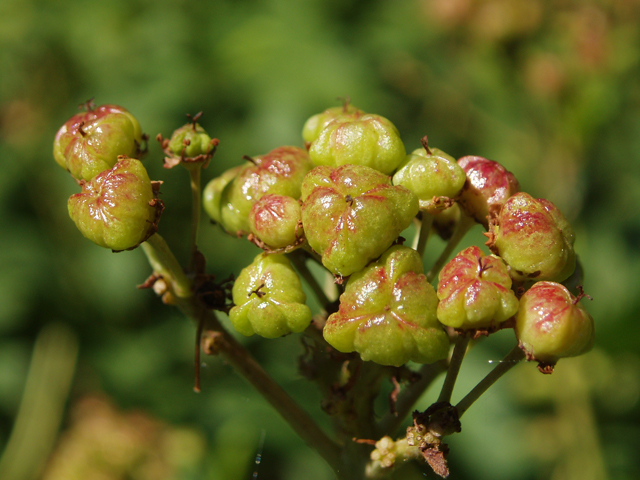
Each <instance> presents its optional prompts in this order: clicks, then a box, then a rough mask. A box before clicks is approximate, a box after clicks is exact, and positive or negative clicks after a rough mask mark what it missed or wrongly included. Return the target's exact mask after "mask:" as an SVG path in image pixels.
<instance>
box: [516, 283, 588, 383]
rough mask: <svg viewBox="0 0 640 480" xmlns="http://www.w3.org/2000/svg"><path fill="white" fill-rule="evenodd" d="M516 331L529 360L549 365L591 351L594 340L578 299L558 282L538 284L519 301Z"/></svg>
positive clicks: (585, 313) (585, 312) (586, 315)
mask: <svg viewBox="0 0 640 480" xmlns="http://www.w3.org/2000/svg"><path fill="white" fill-rule="evenodd" d="M515 331H516V336H517V338H518V340H519V343H520V348H522V350H524V352H525V353H526V354H527V357H528V359H529V360H536V361H538V362H541V363H543V364H548V365H553V364H555V363H556V362H557V361H558V359H560V358H563V357H575V356H577V355H582V354H583V353H586V352H588V351H589V350H590V349H591V347H592V346H593V342H594V337H595V335H594V322H593V318H592V317H591V315H589V313H587V311H586V310H585V309H584V307H583V306H582V305H581V304H580V303H579V298H576V297H574V296H573V295H571V293H570V292H569V290H567V289H566V288H565V287H564V286H562V285H560V284H559V283H555V282H537V283H535V284H534V285H533V286H532V287H531V288H530V289H529V290H527V291H526V292H525V294H524V295H523V296H522V297H521V298H520V309H519V310H518V315H517V317H516V327H515ZM545 373H549V372H545Z"/></svg>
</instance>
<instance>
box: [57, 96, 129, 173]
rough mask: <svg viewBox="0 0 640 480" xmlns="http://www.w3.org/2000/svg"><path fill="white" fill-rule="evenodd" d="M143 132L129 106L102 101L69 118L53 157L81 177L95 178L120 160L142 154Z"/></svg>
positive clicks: (61, 129)
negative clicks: (119, 158) (96, 105)
mask: <svg viewBox="0 0 640 480" xmlns="http://www.w3.org/2000/svg"><path fill="white" fill-rule="evenodd" d="M141 143H142V132H141V130H140V124H139V123H138V121H137V120H136V119H135V117H134V116H133V115H131V114H130V113H129V112H128V111H127V110H125V109H124V108H122V107H119V106H116V105H102V106H100V107H97V108H95V109H93V110H89V111H88V112H84V113H79V114H77V115H74V116H73V117H71V119H69V120H68V121H67V122H66V123H65V124H64V125H63V126H62V127H61V128H60V130H58V133H56V138H55V141H54V143H53V157H54V158H55V160H56V162H57V163H58V164H59V165H60V166H61V167H62V168H64V169H66V170H68V171H69V172H70V173H71V175H73V177H74V178H76V179H77V180H91V179H92V178H93V177H95V176H96V175H98V174H99V173H100V172H102V171H104V170H109V169H110V168H111V167H113V166H114V165H115V163H116V162H117V161H118V156H121V155H124V156H130V157H138V156H139V154H140V153H142V152H141V151H140V144H141Z"/></svg>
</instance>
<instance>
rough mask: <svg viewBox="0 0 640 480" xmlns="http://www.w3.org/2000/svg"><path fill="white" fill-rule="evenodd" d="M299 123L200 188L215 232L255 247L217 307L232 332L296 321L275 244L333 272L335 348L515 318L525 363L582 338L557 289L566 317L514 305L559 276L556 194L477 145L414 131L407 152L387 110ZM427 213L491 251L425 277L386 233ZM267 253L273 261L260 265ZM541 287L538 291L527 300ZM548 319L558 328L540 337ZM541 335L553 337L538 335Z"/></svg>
mask: <svg viewBox="0 0 640 480" xmlns="http://www.w3.org/2000/svg"><path fill="white" fill-rule="evenodd" d="M302 136H303V141H304V145H305V147H306V149H301V148H298V147H291V146H287V147H279V148H276V149H274V150H272V151H271V152H269V153H268V154H266V155H263V156H258V157H255V158H249V157H245V158H247V159H249V160H250V161H249V162H247V163H246V164H244V165H242V166H239V167H234V168H232V169H229V170H227V171H226V172H224V173H223V174H222V175H220V176H219V177H217V178H215V179H213V180H211V182H210V183H209V184H208V185H207V187H206V189H205V193H204V204H205V209H206V211H207V212H208V213H209V215H210V216H211V218H212V219H213V220H214V221H215V222H217V223H219V224H220V225H221V226H222V227H223V229H224V230H225V231H227V232H228V233H231V234H233V235H238V236H243V235H248V238H249V239H250V240H252V241H253V242H254V243H256V244H257V245H258V246H260V247H262V248H263V249H264V250H265V252H266V254H267V255H268V256H267V257H264V256H259V257H257V258H256V260H255V261H254V263H253V264H252V265H250V266H249V267H247V268H246V269H245V270H243V271H242V273H241V274H240V278H239V280H238V282H236V287H235V288H234V301H235V302H236V307H234V309H233V310H232V311H231V318H232V323H233V324H234V325H235V326H236V328H237V329H238V331H240V332H241V333H243V334H245V335H250V334H253V333H258V334H260V335H263V336H266V337H273V336H279V335H282V334H286V333H289V332H295V331H300V330H302V329H304V328H305V327H306V325H308V323H309V322H310V316H309V314H308V312H307V311H306V310H305V312H304V315H302V313H301V310H300V309H301V307H302V305H303V304H304V297H303V294H302V293H301V291H299V292H298V290H299V288H300V287H299V280H298V279H297V276H296V273H295V270H293V269H292V268H291V267H290V266H289V265H288V263H286V262H285V260H286V257H282V255H281V254H282V253H283V252H284V253H286V252H290V251H291V250H293V249H297V248H303V249H305V250H307V251H308V252H310V253H311V254H312V256H315V258H318V259H319V260H320V262H321V263H322V265H323V266H324V267H325V268H326V269H327V270H328V271H329V272H331V273H332V274H333V275H334V276H335V277H336V283H339V284H343V293H342V295H341V296H340V301H339V306H338V309H337V311H335V312H334V313H332V314H331V315H329V316H328V318H327V319H326V322H325V324H324V327H323V334H324V338H325V340H326V341H327V342H328V343H329V344H330V345H331V346H332V347H333V348H335V349H336V350H338V351H340V352H345V353H347V352H358V353H359V354H360V356H361V357H362V359H363V360H370V361H374V362H377V363H380V364H382V365H393V366H399V365H403V364H405V363H406V362H409V361H414V362H419V363H431V362H435V361H437V360H440V359H443V358H445V357H446V356H447V355H448V350H449V336H448V335H447V333H446V328H447V327H448V328H450V329H454V330H456V331H458V332H460V333H462V334H465V333H466V334H470V335H478V334H480V333H481V334H489V333H492V332H494V331H496V330H499V329H501V328H507V327H514V326H516V325H517V328H516V329H515V331H516V334H517V336H518V339H519V341H520V345H521V346H522V348H523V349H525V350H526V351H527V352H528V355H529V358H530V359H535V360H537V361H539V362H547V363H553V362H555V361H557V359H558V358H560V357H563V356H571V355H576V354H579V353H583V352H584V351H585V350H586V349H588V348H589V346H590V345H591V342H592V338H593V329H592V328H591V330H589V326H591V327H592V322H591V323H589V321H588V320H585V319H584V318H583V317H584V315H588V314H586V312H584V310H583V309H582V308H581V307H580V308H578V307H577V306H575V305H574V304H573V303H572V301H573V300H572V299H571V298H570V297H568V296H567V297H563V298H565V300H566V302H568V304H567V308H566V311H564V310H563V311H564V312H565V313H564V316H562V317H558V320H557V322H558V324H563V322H568V323H569V326H564V324H563V326H560V325H558V326H556V327H554V329H551V328H547V329H546V330H545V328H543V327H541V326H540V325H547V326H548V325H551V323H549V322H547V323H544V322H542V323H541V321H540V320H532V319H531V318H533V314H532V313H527V312H528V310H530V309H531V308H532V307H530V305H531V304H532V300H531V299H530V297H531V296H532V295H533V293H529V292H532V291H533V292H536V291H539V290H540V288H541V287H536V286H537V285H539V283H535V284H533V287H531V285H532V282H536V281H540V280H548V281H555V282H558V281H562V280H564V279H565V278H567V277H568V276H569V275H571V273H572V271H573V269H574V266H575V253H574V251H573V242H574V234H573V231H572V229H571V227H570V225H569V223H568V222H567V220H566V218H565V217H564V216H563V215H562V213H560V211H559V210H558V208H557V207H555V206H554V205H553V204H552V203H551V202H549V201H547V200H544V199H539V200H535V199H533V198H532V197H531V196H529V195H528V194H526V193H524V192H520V187H519V184H518V181H517V179H516V178H515V176H514V175H513V174H512V173H511V172H509V171H507V170H506V169H505V168H504V167H503V166H502V165H500V164H499V163H498V162H495V161H493V160H488V159H485V158H482V157H477V156H466V157H462V158H460V159H459V160H457V161H456V160H455V159H454V158H453V157H451V156H449V155H447V154H446V153H444V152H442V151H441V150H439V149H437V148H431V147H430V146H429V145H428V144H427V138H426V136H425V137H424V138H423V139H422V148H420V149H417V150H415V151H413V152H412V153H410V154H409V155H407V154H406V151H405V147H404V144H403V143H402V141H401V139H400V136H399V134H398V131H397V129H396V128H395V127H394V126H393V124H392V123H391V122H390V121H389V120H387V119H386V118H384V117H381V116H379V115H373V114H369V113H366V112H364V111H362V110H361V109H359V108H356V107H354V106H353V105H351V104H349V103H348V102H347V103H345V104H344V105H343V106H341V107H334V108H329V109H327V110H325V111H324V112H322V113H319V114H317V115H314V116H312V117H311V118H310V119H309V120H308V121H307V122H306V124H305V125H304V128H303V132H302ZM428 217H431V218H432V219H433V220H432V225H433V229H434V230H435V231H436V232H437V233H438V234H440V236H442V237H443V238H444V239H449V238H450V237H451V238H452V239H453V237H454V235H453V232H454V231H455V230H456V228H457V227H456V226H457V225H458V224H460V223H461V222H465V221H468V219H472V220H471V221H475V222H476V223H479V224H481V225H482V226H484V228H485V229H486V230H488V232H487V233H486V235H487V236H488V237H489V242H487V245H488V247H489V248H490V250H491V252H492V254H490V255H487V254H485V253H484V252H483V251H482V250H481V249H480V248H479V247H470V248H467V249H466V250H463V251H462V252H460V253H459V254H458V255H456V256H455V258H453V259H452V260H451V261H450V262H449V263H448V264H446V265H445V266H444V268H442V270H441V271H440V273H439V277H438V285H437V289H434V288H433V287H432V286H431V284H430V283H429V282H428V281H427V277H426V276H425V274H424V271H423V263H422V262H423V260H422V257H421V255H420V253H418V252H417V251H416V250H414V249H412V248H409V247H406V246H402V245H398V244H397V243H399V240H398V238H399V236H400V234H401V233H402V232H403V231H404V230H405V229H406V228H407V227H409V226H410V225H411V223H412V222H413V221H414V219H416V218H419V219H420V218H421V219H422V221H425V219H426V218H428ZM400 243H401V242H400ZM276 258H278V259H279V260H277V262H276V260H275V259H276ZM267 259H273V260H267ZM274 262H275V263H274ZM271 263H274V265H275V264H277V265H278V269H275V268H273V269H272V268H271V267H269V268H267V267H266V266H265V264H271ZM285 263H286V268H285V266H284V265H285ZM267 270H268V271H269V272H271V270H273V272H272V273H269V275H267V274H265V273H263V272H264V271H267ZM280 270H282V273H280ZM285 270H286V273H284V271H285ZM258 272H261V273H258ZM279 275H282V277H281V278H277V277H278V276H279ZM276 278H277V279H276ZM249 279H250V280H249ZM270 282H271V283H270ZM276 285H280V287H277V286H276ZM553 285H558V286H559V287H561V285H560V284H557V283H556V284H553ZM534 287H535V288H534ZM559 287H558V288H559ZM562 288H564V287H562ZM287 289H290V290H291V293H292V294H293V292H298V293H296V294H295V295H294V297H295V299H294V298H293V297H292V298H287V299H286V300H284V299H280V297H279V296H280V295H283V294H284V292H285V291H286V290H287ZM523 293H524V296H522V294H523ZM568 295H570V294H568ZM521 296H522V299H520V297H521ZM551 297H552V296H551V295H550V294H548V293H547V294H545V295H542V297H541V299H540V300H539V302H538V303H541V304H544V303H545V302H546V301H549V302H551ZM558 298H560V297H558ZM559 301H560V300H558V299H555V297H554V300H553V302H556V303H558V302H559ZM569 306H571V307H569ZM550 308H551V307H550ZM558 308H559V307H557V308H556V309H555V310H553V311H554V312H555V311H556V310H558ZM536 311H537V312H539V311H541V308H538V307H536ZM574 312H579V313H574ZM582 312H584V314H583V313H582ZM578 317H579V318H578ZM588 318H590V317H588ZM536 322H537V323H536ZM530 323H534V324H536V325H538V326H537V327H529V326H528V325H529V324H530ZM554 325H555V324H554ZM552 330H553V331H555V332H562V334H559V333H557V334H552V333H549V335H551V337H553V338H551V337H550V338H549V339H546V337H545V332H546V331H549V332H551V331H552ZM532 332H535V333H532ZM576 332H577V333H576ZM559 335H563V336H562V340H559V339H558V338H557V337H558V336H559ZM534 337H535V340H534V339H533V338H534ZM545 342H547V343H552V344H554V345H555V346H553V347H551V346H545V347H542V346H540V344H543V345H544V344H545ZM554 342H555V343H554ZM550 352H551V353H550Z"/></svg>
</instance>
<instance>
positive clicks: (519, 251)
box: [490, 192, 576, 282]
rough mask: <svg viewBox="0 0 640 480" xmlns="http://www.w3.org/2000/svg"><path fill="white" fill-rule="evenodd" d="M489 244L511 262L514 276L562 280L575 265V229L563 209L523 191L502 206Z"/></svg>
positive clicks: (519, 278)
mask: <svg viewBox="0 0 640 480" xmlns="http://www.w3.org/2000/svg"><path fill="white" fill-rule="evenodd" d="M491 234H492V235H491V236H492V237H493V242H492V243H491V242H490V248H491V249H492V250H493V251H494V253H497V254H498V255H500V256H501V257H502V258H503V260H504V261H505V262H506V263H507V265H509V269H510V274H511V277H512V278H514V279H515V280H519V281H526V280H552V281H557V282H561V281H563V280H565V279H566V278H568V277H569V276H570V275H571V274H572V273H573V270H574V268H575V262H576V255H575V252H574V249H573V242H574V240H575V236H574V233H573V229H572V228H571V226H570V225H569V222H568V221H567V219H566V218H565V217H564V215H562V213H561V212H560V210H558V208H557V207H556V206H555V205H554V204H552V203H551V202H549V201H548V200H544V199H535V198H532V197H531V196H530V195H529V194H527V193H524V192H520V193H517V194H515V195H513V196H512V197H511V198H509V200H507V202H506V203H505V204H504V206H503V207H502V210H500V214H499V215H498V216H497V219H496V221H495V223H494V224H492V229H491Z"/></svg>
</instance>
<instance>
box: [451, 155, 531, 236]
mask: <svg viewBox="0 0 640 480" xmlns="http://www.w3.org/2000/svg"><path fill="white" fill-rule="evenodd" d="M458 165H460V166H461V167H462V169H463V170H464V171H465V173H466V175H467V180H466V182H465V184H464V187H463V189H462V192H461V193H460V197H459V199H458V202H459V203H460V206H461V207H462V208H463V210H464V211H465V212H467V214H468V215H470V216H471V217H473V218H474V219H475V221H476V222H478V223H480V224H482V225H484V227H485V228H488V225H489V222H488V220H487V216H488V215H490V214H494V213H497V212H498V211H499V210H500V208H502V205H504V203H505V202H506V201H507V199H508V198H509V197H510V196H511V195H513V194H514V193H516V192H519V191H520V185H519V184H518V180H516V177H515V176H514V175H513V174H512V173H511V172H509V171H508V170H507V169H506V168H504V167H503V166H502V165H500V164H499V163H498V162H495V161H493V160H487V159H486V158H482V157H474V156H467V157H462V158H461V159H459V160H458Z"/></svg>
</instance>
